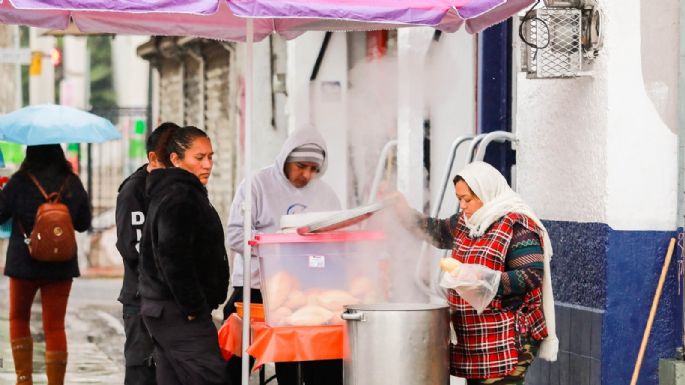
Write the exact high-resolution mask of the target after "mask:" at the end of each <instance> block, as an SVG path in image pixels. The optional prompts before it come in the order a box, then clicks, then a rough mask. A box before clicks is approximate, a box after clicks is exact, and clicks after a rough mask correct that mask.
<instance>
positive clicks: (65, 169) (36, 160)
mask: <svg viewBox="0 0 685 385" xmlns="http://www.w3.org/2000/svg"><path fill="white" fill-rule="evenodd" d="M48 168H49V169H50V170H51V172H54V173H57V174H60V175H68V174H73V170H72V168H71V163H69V161H67V158H66V156H64V151H63V150H62V146H60V145H59V144H43V145H38V146H27V147H26V158H24V161H23V162H21V165H20V166H19V171H23V172H30V173H32V174H34V173H36V172H38V171H42V170H45V169H48Z"/></svg>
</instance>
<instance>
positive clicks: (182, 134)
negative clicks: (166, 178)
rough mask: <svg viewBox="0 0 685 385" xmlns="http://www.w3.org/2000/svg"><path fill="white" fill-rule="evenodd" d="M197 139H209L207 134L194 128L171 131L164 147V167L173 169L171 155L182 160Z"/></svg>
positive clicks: (186, 127)
mask: <svg viewBox="0 0 685 385" xmlns="http://www.w3.org/2000/svg"><path fill="white" fill-rule="evenodd" d="M197 138H209V137H208V136H207V133H206V132H204V131H202V130H200V129H199V128H197V127H195V126H185V127H179V128H178V129H176V130H173V132H172V133H171V135H170V137H169V141H168V143H167V146H166V153H167V154H168V156H166V157H164V158H162V161H163V162H164V165H165V166H166V167H173V166H174V165H173V164H172V163H171V154H173V153H176V154H177V155H178V157H179V158H181V159H183V158H184V157H185V154H186V150H187V149H189V148H190V147H191V146H192V145H193V142H194V141H195V139H197Z"/></svg>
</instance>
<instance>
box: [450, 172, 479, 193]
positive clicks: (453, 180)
mask: <svg viewBox="0 0 685 385" xmlns="http://www.w3.org/2000/svg"><path fill="white" fill-rule="evenodd" d="M459 182H464V183H466V187H468V188H469V192H470V193H471V195H473V196H474V197H476V198H478V195H476V193H474V192H473V190H471V186H469V184H468V183H467V182H466V180H465V179H464V178H463V177H462V176H461V175H459V174H457V175H455V176H454V179H452V184H454V185H455V186H456V184H457V183H459ZM478 199H480V198H478Z"/></svg>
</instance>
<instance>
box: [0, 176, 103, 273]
mask: <svg viewBox="0 0 685 385" xmlns="http://www.w3.org/2000/svg"><path fill="white" fill-rule="evenodd" d="M34 176H35V177H36V179H38V182H39V183H40V184H41V186H43V189H44V190H45V191H46V192H48V193H51V192H55V191H58V190H59V189H60V187H61V186H62V183H64V181H65V178H68V179H67V183H66V186H65V188H64V190H63V193H62V203H64V204H65V205H67V207H68V208H69V214H71V220H72V222H73V224H74V229H75V230H76V231H81V232H82V231H86V230H88V229H89V228H90V221H91V211H90V203H89V201H88V194H87V193H86V191H85V189H84V188H83V184H82V183H81V180H80V179H79V178H78V176H76V175H75V174H69V175H68V176H67V175H64V174H61V175H60V174H58V173H57V172H56V171H55V170H53V169H51V168H47V169H45V170H41V171H40V172H36V173H34ZM44 202H45V199H44V198H43V195H41V193H40V191H39V190H38V187H36V185H35V184H33V181H31V179H30V178H29V176H28V175H27V174H26V173H25V172H23V171H19V172H16V173H15V174H14V175H12V177H11V178H10V180H9V182H7V185H5V187H4V188H3V189H2V191H0V223H3V222H5V221H6V220H8V219H10V218H12V235H11V236H10V242H9V246H8V248H7V260H6V261H5V275H7V276H10V277H14V278H20V279H70V278H73V277H78V276H79V275H80V272H79V268H78V260H77V258H73V259H72V260H70V261H67V262H40V261H36V260H35V259H33V258H31V256H30V255H29V249H28V247H27V246H26V244H25V243H24V236H23V235H22V234H21V230H20V229H19V223H21V225H22V226H23V227H24V230H25V231H26V233H27V234H29V233H31V230H32V229H33V221H34V220H35V216H36V211H38V206H40V205H41V204H42V203H44Z"/></svg>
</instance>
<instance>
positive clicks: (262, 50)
mask: <svg viewBox="0 0 685 385" xmlns="http://www.w3.org/2000/svg"><path fill="white" fill-rule="evenodd" d="M236 47H237V49H236V51H237V61H236V64H237V66H238V67H239V71H240V72H239V73H241V74H244V73H245V44H238V45H236ZM253 60H254V62H253V71H254V75H253V76H254V78H253V84H254V104H253V114H254V116H253V119H252V124H253V126H252V146H253V148H252V169H253V170H259V169H260V168H262V167H265V166H269V165H271V164H273V162H274V160H275V159H276V155H278V152H279V151H280V149H281V145H282V144H283V142H284V140H285V136H286V135H285V133H284V132H278V131H277V130H275V129H274V126H273V125H272V116H273V110H272V107H271V106H272V103H271V51H270V47H269V40H268V39H264V40H262V41H261V42H259V43H254V46H253ZM241 76H242V75H241ZM241 87H244V82H243V81H241ZM240 94H243V92H240ZM240 97H241V98H242V97H243V96H240ZM238 105H239V106H240V107H239V108H241V114H242V113H244V111H243V110H242V109H243V108H244V106H243V102H240V103H238ZM240 129H241V130H243V128H242V127H241V128H240ZM242 135H244V133H241V135H239V137H242ZM237 148H240V149H241V153H242V151H243V150H242V148H243V147H242V143H241V144H240V146H238V147H237ZM241 156H242V155H241ZM238 171H239V174H240V175H241V178H242V177H243V175H242V174H243V166H242V163H241V164H240V167H239V169H238Z"/></svg>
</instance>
